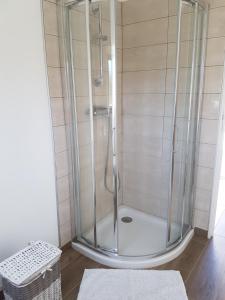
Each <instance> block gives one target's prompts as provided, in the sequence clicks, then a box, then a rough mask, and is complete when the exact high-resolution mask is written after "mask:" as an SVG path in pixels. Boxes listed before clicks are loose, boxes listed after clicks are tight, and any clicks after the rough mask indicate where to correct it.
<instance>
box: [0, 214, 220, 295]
mask: <svg viewBox="0 0 225 300" xmlns="http://www.w3.org/2000/svg"><path fill="white" fill-rule="evenodd" d="M104 267H105V266H103V265H100V264H98V263H96V262H94V261H92V260H90V259H88V258H86V257H84V256H83V255H81V254H79V253H77V252H76V251H74V250H73V249H67V250H65V251H64V253H63V255H62V259H61V268H62V292H63V300H74V299H76V298H77V294H78V291H79V286H80V282H81V279H82V276H83V272H84V269H85V268H104ZM155 269H159V270H179V271H180V272H181V275H182V277H183V280H184V283H185V286H186V290H187V294H188V298H189V300H225V214H224V217H223V218H222V219H221V221H220V222H219V224H218V226H217V228H216V232H215V236H214V238H213V239H211V240H207V239H206V238H203V237H202V236H199V235H195V236H194V237H193V239H192V241H191V242H190V244H189V245H188V247H187V248H186V250H185V251H184V252H183V253H182V255H180V256H179V257H178V258H176V259H175V260H173V261H171V262H169V263H167V264H165V265H162V266H160V267H158V268H155ZM0 299H2V297H1V293H0ZM106 300H107V299H106Z"/></svg>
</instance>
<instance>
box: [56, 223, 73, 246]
mask: <svg viewBox="0 0 225 300" xmlns="http://www.w3.org/2000/svg"><path fill="white" fill-rule="evenodd" d="M59 232H60V240H61V246H64V245H65V244H67V243H69V242H70V241H71V223H70V222H68V223H65V224H63V225H62V226H60V230H59Z"/></svg>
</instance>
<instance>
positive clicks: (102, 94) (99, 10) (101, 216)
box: [90, 1, 115, 251]
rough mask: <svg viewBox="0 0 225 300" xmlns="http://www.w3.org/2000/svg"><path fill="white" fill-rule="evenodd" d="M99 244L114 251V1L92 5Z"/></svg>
mask: <svg viewBox="0 0 225 300" xmlns="http://www.w3.org/2000/svg"><path fill="white" fill-rule="evenodd" d="M90 40H91V57H92V83H93V110H94V141H95V142H94V151H95V176H96V205H97V209H96V218H97V220H96V221H97V245H98V246H99V247H101V248H103V249H107V250H111V251H114V249H115V235H114V230H113V229H114V200H113V195H114V187H113V170H112V99H111V81H112V80H111V78H112V60H111V32H110V1H97V2H93V3H92V2H91V3H90Z"/></svg>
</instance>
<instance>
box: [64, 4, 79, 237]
mask: <svg viewBox="0 0 225 300" xmlns="http://www.w3.org/2000/svg"><path fill="white" fill-rule="evenodd" d="M69 9H70V7H69V6H67V7H65V12H64V13H65V14H66V16H65V20H66V21H65V27H66V32H68V34H67V35H66V38H65V43H66V45H67V46H68V49H70V50H69V51H66V53H65V65H66V68H65V69H66V75H67V78H71V80H69V82H68V81H66V84H68V85H69V88H67V91H68V95H67V96H68V98H69V99H70V106H71V108H72V109H71V115H72V120H75V121H74V122H72V125H71V128H70V130H69V138H70V140H71V141H73V139H74V138H75V148H76V149H75V151H76V153H74V151H73V150H74V149H72V150H71V151H70V155H71V158H70V159H71V166H72V179H73V181H75V189H74V188H70V190H72V191H73V192H72V194H73V198H74V200H75V201H76V203H77V207H78V209H77V210H78V211H80V192H79V185H80V184H79V178H80V164H79V159H78V157H79V146H78V145H79V143H78V134H77V132H78V130H77V118H76V115H77V113H76V105H75V104H74V103H75V99H76V85H75V78H74V60H73V55H71V54H72V53H73V49H72V34H71V29H70V25H69V24H70V13H69ZM73 162H74V163H75V166H74V163H73ZM75 213H76V211H75ZM75 224H76V228H75V230H76V235H77V234H80V232H81V229H80V216H79V215H78V214H77V213H76V219H75Z"/></svg>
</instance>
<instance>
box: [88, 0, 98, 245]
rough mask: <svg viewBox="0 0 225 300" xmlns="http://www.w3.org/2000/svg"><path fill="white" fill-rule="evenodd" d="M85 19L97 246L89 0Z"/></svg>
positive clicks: (95, 220) (95, 238)
mask: <svg viewBox="0 0 225 300" xmlns="http://www.w3.org/2000/svg"><path fill="white" fill-rule="evenodd" d="M85 20H86V37H87V64H88V89H89V106H90V108H89V111H90V128H91V158H92V159H91V161H92V193H93V195H92V197H93V209H94V245H95V247H97V228H96V227H97V211H96V210H97V207H96V179H95V149H94V118H93V90H92V72H91V69H92V67H91V40H90V17H89V0H85Z"/></svg>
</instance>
